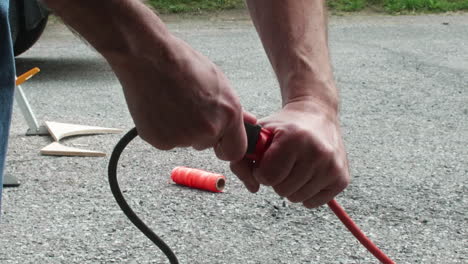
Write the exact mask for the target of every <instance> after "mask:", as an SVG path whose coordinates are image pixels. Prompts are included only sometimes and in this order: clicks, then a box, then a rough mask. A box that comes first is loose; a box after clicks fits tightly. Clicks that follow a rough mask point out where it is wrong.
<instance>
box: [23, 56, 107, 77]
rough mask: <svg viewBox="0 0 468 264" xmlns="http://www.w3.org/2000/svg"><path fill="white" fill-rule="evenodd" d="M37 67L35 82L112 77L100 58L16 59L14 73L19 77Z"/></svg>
mask: <svg viewBox="0 0 468 264" xmlns="http://www.w3.org/2000/svg"><path fill="white" fill-rule="evenodd" d="M34 67H39V68H40V69H41V72H40V73H38V74H37V75H36V76H35V77H34V79H35V80H37V81H59V80H64V79H66V80H67V81H79V80H83V78H86V79H87V80H98V79H102V78H103V76H106V77H107V75H113V73H112V70H111V69H110V67H109V65H108V64H107V63H106V62H105V60H104V59H100V58H45V57H29V58H21V57H19V58H16V73H17V75H21V74H23V73H25V72H26V71H28V70H30V69H32V68H34Z"/></svg>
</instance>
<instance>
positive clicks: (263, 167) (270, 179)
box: [254, 135, 296, 186]
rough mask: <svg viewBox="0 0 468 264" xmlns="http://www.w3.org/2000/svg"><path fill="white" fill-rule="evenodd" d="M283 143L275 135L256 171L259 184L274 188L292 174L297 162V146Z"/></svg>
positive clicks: (255, 175)
mask: <svg viewBox="0 0 468 264" xmlns="http://www.w3.org/2000/svg"><path fill="white" fill-rule="evenodd" d="M282 141H283V140H282V139H281V136H280V135H278V136H277V135H275V137H274V138H273V142H272V144H271V146H270V147H269V148H268V149H267V150H266V152H265V153H264V155H263V157H262V160H261V162H260V164H259V165H258V168H257V169H256V170H254V177H255V179H256V180H257V181H258V182H259V183H261V184H264V185H267V186H274V185H277V184H278V183H280V182H282V181H283V180H284V179H285V178H286V177H288V175H289V174H290V172H291V169H292V168H293V166H294V163H295V161H296V151H295V149H294V147H295V146H292V145H288V144H285V143H284V142H282Z"/></svg>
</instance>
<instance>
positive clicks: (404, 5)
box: [385, 0, 468, 13]
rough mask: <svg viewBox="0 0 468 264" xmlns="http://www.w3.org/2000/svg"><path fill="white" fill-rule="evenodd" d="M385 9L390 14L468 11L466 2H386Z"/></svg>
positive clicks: (400, 0)
mask: <svg viewBox="0 0 468 264" xmlns="http://www.w3.org/2000/svg"><path fill="white" fill-rule="evenodd" d="M385 9H386V10H387V11H388V12H390V13H400V12H448V11H457V10H468V0H387V1H386V3H385Z"/></svg>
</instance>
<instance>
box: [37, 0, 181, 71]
mask: <svg viewBox="0 0 468 264" xmlns="http://www.w3.org/2000/svg"><path fill="white" fill-rule="evenodd" d="M44 3H45V4H47V5H48V6H49V7H50V8H51V9H53V10H54V12H55V13H56V14H57V15H58V16H60V17H61V18H62V19H63V20H64V22H65V23H67V24H68V25H69V26H71V27H72V28H73V29H74V30H76V31H77V32H78V33H79V34H80V35H81V36H82V37H83V38H85V39H86V40H87V41H88V42H89V43H90V44H91V45H92V46H93V47H94V48H95V49H96V50H97V51H98V52H100V53H101V54H102V55H103V56H104V57H106V58H107V59H118V58H122V57H126V56H136V57H144V56H145V54H148V53H152V54H155V53H156V54H157V55H158V56H159V57H160V59H161V63H164V62H165V61H167V60H169V59H170V58H169V57H170V56H171V44H172V40H173V36H172V35H171V34H170V33H169V31H168V30H167V29H166V27H165V25H164V23H163V22H162V21H161V20H160V19H159V18H158V17H157V16H156V14H154V12H152V11H151V10H150V9H149V8H147V7H146V6H145V5H144V4H142V3H141V2H140V1H138V0H99V1H95V0H44ZM150 44H151V45H150Z"/></svg>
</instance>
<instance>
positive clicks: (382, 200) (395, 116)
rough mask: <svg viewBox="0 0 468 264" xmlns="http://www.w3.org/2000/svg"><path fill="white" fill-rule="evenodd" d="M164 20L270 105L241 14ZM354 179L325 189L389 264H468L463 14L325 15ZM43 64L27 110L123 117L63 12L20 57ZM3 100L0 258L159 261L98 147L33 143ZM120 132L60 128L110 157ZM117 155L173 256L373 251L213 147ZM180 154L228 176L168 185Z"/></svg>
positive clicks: (118, 96)
mask: <svg viewBox="0 0 468 264" xmlns="http://www.w3.org/2000/svg"><path fill="white" fill-rule="evenodd" d="M167 21H168V23H169V27H170V29H171V30H172V31H173V32H174V33H175V34H177V35H178V36H180V37H181V38H183V39H185V40H186V41H187V42H189V43H190V44H191V45H192V46H193V47H195V48H196V49H198V50H200V51H201V52H202V53H204V54H205V55H207V56H208V57H210V58H211V59H212V60H213V61H214V62H215V63H216V64H217V65H219V66H220V67H221V68H222V69H223V70H224V71H225V73H226V75H227V76H228V78H229V79H230V81H231V83H232V85H233V87H234V88H235V89H236V90H237V92H238V94H239V96H240V98H241V102H242V104H243V106H244V107H245V108H246V109H247V110H249V111H251V112H252V113H254V114H256V115H257V116H258V117H264V116H267V115H268V114H270V113H273V112H274V111H276V110H278V109H279V108H280V106H281V101H280V96H279V90H278V85H277V82H276V80H275V78H274V75H273V72H272V70H271V68H270V66H269V63H268V61H267V58H266V56H265V54H264V52H263V49H262V46H261V43H260V42H259V40H258V37H257V35H256V32H255V30H254V28H253V26H252V24H251V22H250V21H249V20H248V19H247V18H246V17H245V16H242V15H241V16H239V15H232V16H231V15H229V14H227V15H224V16H221V17H211V18H207V17H194V18H190V17H188V18H184V19H177V18H175V17H168V18H167ZM329 32H330V46H331V52H332V58H333V65H334V71H335V77H336V80H337V84H338V87H339V89H340V93H341V122H342V127H343V132H344V137H345V142H346V147H347V150H348V153H349V160H350V166H351V173H352V177H353V178H352V183H351V185H350V186H349V188H347V189H346V191H345V192H343V193H342V194H340V195H339V196H338V197H337V200H338V201H339V203H341V204H342V205H343V207H344V208H345V209H346V210H347V212H348V213H349V214H350V215H351V217H352V218H353V219H354V220H355V221H356V222H357V223H358V225H359V226H360V227H361V228H362V229H363V230H364V232H365V233H366V234H367V235H368V236H369V237H370V238H371V239H372V240H373V241H374V242H375V243H376V244H377V245H378V246H379V247H380V248H381V249H382V250H383V251H384V252H386V253H387V254H388V255H389V256H390V257H392V258H393V259H394V260H395V261H396V262H397V263H461V264H466V263H468V250H467V249H468V230H467V228H468V224H467V223H468V197H467V194H468V15H467V14H449V15H427V16H426V15H422V16H376V15H371V16H363V15H358V16H344V17H340V16H337V17H333V18H331V21H330V28H329ZM35 66H37V67H40V68H41V72H40V73H39V74H38V75H37V76H36V77H33V78H32V79H31V80H30V81H28V82H27V83H26V84H25V85H24V86H23V88H24V90H25V92H26V93H27V96H28V98H29V100H30V103H31V106H32V107H33V109H34V111H35V113H36V115H37V117H38V119H39V120H40V121H41V122H43V121H57V122H65V123H73V124H83V125H93V126H104V127H115V128H122V129H125V130H127V129H130V128H131V127H132V126H133V123H132V120H131V117H130V115H129V113H128V110H127V107H126V104H125V99H124V97H123V94H122V91H121V87H120V85H119V82H118V80H117V79H116V78H115V76H114V75H113V73H112V71H111V70H110V68H109V67H108V66H107V65H106V62H105V61H104V60H103V59H102V58H101V57H100V56H99V55H98V54H97V53H95V52H94V51H93V50H92V49H90V48H89V47H88V46H87V45H86V44H84V43H83V42H82V41H81V40H79V38H77V37H75V36H74V35H73V34H72V33H71V32H70V31H69V30H68V29H67V28H66V27H65V26H63V25H62V24H61V23H59V22H54V23H51V24H50V25H49V26H48V28H47V30H46V32H45V34H44V35H43V37H42V38H41V39H40V41H39V42H38V43H37V45H35V46H34V47H33V48H32V49H31V50H29V51H28V52H27V53H25V54H24V55H21V56H20V57H19V58H18V59H17V68H18V73H22V72H24V71H26V70H27V69H29V68H32V67H35ZM26 129H27V125H26V123H25V121H24V119H23V117H22V116H21V113H20V111H19V108H17V107H16V108H15V110H14V118H13V123H12V129H11V141H10V149H9V153H8V161H7V168H6V172H7V173H8V174H11V175H14V176H16V177H17V178H18V179H19V180H20V181H21V186H20V187H19V188H8V189H5V192H4V200H3V214H2V222H1V224H0V263H2V264H4V263H5V264H7V263H21V264H23V263H167V262H166V260H165V257H164V256H163V255H162V253H161V252H160V251H159V250H158V249H157V248H156V247H155V246H154V245H152V244H151V243H150V242H149V240H147V239H146V238H145V237H144V236H143V235H142V234H141V233H140V232H139V231H138V230H137V229H136V228H135V227H134V226H133V225H132V224H131V223H130V222H129V221H128V220H127V218H126V217H125V216H124V214H123V213H122V212H121V211H120V209H119V208H118V206H117V204H116V202H115V201H114V198H113V197H112V195H111V192H110V189H109V187H108V181H107V163H108V157H105V158H86V157H51V156H41V155H40V154H39V150H40V149H41V148H42V147H44V146H46V145H47V144H49V143H50V142H52V139H51V138H50V137H38V136H32V137H27V136H25V135H24V133H25V132H26ZM121 136H122V135H98V136H85V137H73V138H70V139H65V140H64V141H63V143H64V144H65V145H67V146H75V147H79V148H85V149H91V150H102V151H105V152H106V153H108V154H110V153H111V151H112V149H113V147H114V145H115V144H116V143H117V141H118V140H119V138H120V137H121ZM121 162H122V166H121V167H119V174H120V179H121V185H122V189H123V190H124V191H125V196H126V197H127V198H128V199H129V201H130V204H131V205H132V206H133V207H134V208H135V210H136V211H137V213H138V214H139V215H141V217H142V218H143V219H144V220H145V221H146V222H147V223H148V224H149V225H150V226H151V227H152V228H153V229H154V230H155V232H156V233H157V234H160V235H161V237H162V238H163V239H164V240H165V241H166V242H167V243H168V244H169V245H170V246H171V247H172V248H173V250H174V251H175V253H176V254H177V256H178V257H179V259H180V261H181V263H239V264H240V263H242V264H245V263H341V264H344V263H377V261H376V260H375V259H374V257H373V256H372V255H370V254H369V253H368V252H367V251H366V250H365V249H364V248H363V247H362V246H361V245H360V244H359V243H358V242H357V241H356V240H355V239H354V237H353V236H352V235H351V234H350V233H349V232H348V231H347V230H346V229H345V228H344V227H343V226H342V224H341V223H340V222H339V221H338V219H337V218H336V217H335V216H334V215H333V214H332V213H331V211H330V210H329V209H328V208H327V207H322V208H319V209H314V210H308V209H305V208H303V207H301V206H299V205H296V204H291V203H289V202H287V201H285V200H282V199H281V198H279V197H278V196H277V195H276V194H275V193H274V192H273V191H272V190H271V189H269V188H262V189H261V191H260V192H259V193H257V194H250V193H248V192H247V191H246V190H245V189H244V188H243V187H242V185H241V183H240V182H239V180H237V179H236V177H235V176H234V175H233V174H232V173H231V172H230V171H229V168H228V164H226V163H225V162H222V161H219V160H217V159H216V158H215V157H214V155H213V153H212V152H211V151H203V152H195V151H192V150H188V149H176V150H172V151H165V152H164V151H158V150H155V149H153V148H151V147H150V146H149V145H147V144H146V143H144V142H143V141H142V140H137V141H135V142H134V143H132V144H131V145H130V146H129V148H128V150H127V151H126V152H125V153H124V155H123V158H122V161H121ZM179 165H184V166H190V167H197V168H202V169H206V170H210V171H214V172H218V173H222V174H224V175H226V177H227V178H228V180H227V183H226V191H225V192H224V193H220V194H213V193H208V192H203V191H197V190H193V189H189V188H185V187H180V186H176V185H173V184H170V183H169V182H168V179H169V174H170V171H171V169H172V168H173V167H175V166H179Z"/></svg>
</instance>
